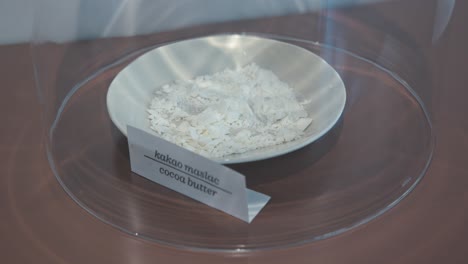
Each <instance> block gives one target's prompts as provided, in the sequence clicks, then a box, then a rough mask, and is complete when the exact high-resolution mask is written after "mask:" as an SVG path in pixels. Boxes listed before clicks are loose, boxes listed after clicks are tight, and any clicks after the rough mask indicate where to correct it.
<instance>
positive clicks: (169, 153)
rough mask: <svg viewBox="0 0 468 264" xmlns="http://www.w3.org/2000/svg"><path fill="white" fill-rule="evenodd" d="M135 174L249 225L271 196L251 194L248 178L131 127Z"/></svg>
mask: <svg viewBox="0 0 468 264" xmlns="http://www.w3.org/2000/svg"><path fill="white" fill-rule="evenodd" d="M127 135H128V147H129V151H130V164H131V168H132V171H133V172H135V173H137V174H139V175H141V176H143V177H145V178H147V179H149V180H151V181H153V182H156V183H158V184H161V185H163V186H165V187H167V188H169V189H172V190H174V191H177V192H179V193H181V194H184V195H186V196H188V197H190V198H192V199H195V200H197V201H199V202H202V203H204V204H206V205H208V206H211V207H213V208H216V209H218V210H221V211H223V212H225V213H228V214H230V215H232V216H235V217H237V218H239V219H241V220H243V221H245V222H248V223H250V222H251V221H252V220H253V219H254V217H255V216H256V215H257V214H258V213H259V212H260V210H261V209H262V208H263V207H264V206H265V205H266V204H267V202H268V200H269V199H270V197H269V196H267V195H264V194H261V193H258V192H255V191H252V190H249V189H247V188H246V185H245V176H244V175H242V174H240V173H238V172H236V171H234V170H231V169H229V168H227V167H225V166H223V165H221V164H218V163H216V162H214V161H211V160H209V159H207V158H205V157H202V156H200V155H198V154H195V153H193V152H191V151H189V150H186V149H184V148H181V147H179V146H177V145H175V144H173V143H170V142H168V141H166V140H163V139H161V138H159V137H157V136H154V135H152V134H149V133H147V132H145V131H142V130H140V129H137V128H135V127H132V126H127Z"/></svg>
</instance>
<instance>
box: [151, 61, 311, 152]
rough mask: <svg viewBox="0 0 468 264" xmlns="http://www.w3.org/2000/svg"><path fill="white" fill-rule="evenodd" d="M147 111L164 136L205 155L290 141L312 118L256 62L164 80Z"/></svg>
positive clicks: (296, 136)
mask: <svg viewBox="0 0 468 264" xmlns="http://www.w3.org/2000/svg"><path fill="white" fill-rule="evenodd" d="M148 114H149V120H150V124H151V129H153V130H154V131H156V133H157V134H158V135H160V136H161V137H162V138H164V139H166V140H168V141H170V142H172V143H175V144H177V145H179V146H181V147H184V148H186V149H189V150H191V151H194V152H196V153H198V154H200V155H203V156H206V157H223V156H227V155H230V154H237V153H244V152H247V151H251V150H255V149H259V148H263V147H267V146H272V145H277V144H281V143H284V142H288V141H292V140H294V139H297V138H299V137H301V136H302V135H303V131H304V129H305V128H307V126H309V124H310V123H311V121H312V120H311V119H310V118H309V117H308V115H307V112H306V111H305V110H304V107H303V105H302V104H301V103H299V102H298V100H297V99H296V97H295V95H294V93H293V90H292V89H291V88H290V87H289V86H288V85H287V84H286V83H283V82H281V81H280V80H279V79H278V77H276V76H275V75H274V74H273V73H272V72H271V71H267V70H264V69H261V68H259V67H258V66H257V65H256V64H249V65H247V66H245V67H243V68H241V69H237V70H230V69H226V70H224V71H222V72H219V73H215V74H213V75H205V76H199V77H196V78H195V79H192V80H178V81H175V82H173V83H170V84H166V85H163V86H162V87H160V88H158V89H157V90H156V92H155V97H154V99H153V100H152V102H151V104H150V107H149V108H148Z"/></svg>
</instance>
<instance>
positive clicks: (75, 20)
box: [0, 0, 385, 44]
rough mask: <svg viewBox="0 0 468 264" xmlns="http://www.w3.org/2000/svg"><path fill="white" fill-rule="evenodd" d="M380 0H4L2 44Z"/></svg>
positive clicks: (121, 32)
mask: <svg viewBox="0 0 468 264" xmlns="http://www.w3.org/2000/svg"><path fill="white" fill-rule="evenodd" d="M377 1H385V0H177V1H176V0H0V44H7V43H17V42H27V41H30V40H31V39H32V37H33V35H35V38H37V39H39V40H42V41H44V40H47V41H55V42H63V41H69V40H75V39H87V38H99V37H110V36H128V35H138V34H145V33H149V32H157V31H164V30H169V29H173V28H179V27H184V26H187V25H190V24H203V23H207V22H216V21H229V20H237V19H244V18H253V17H261V16H272V15H281V14H288V13H303V12H307V11H310V10H314V9H317V8H321V7H325V6H338V5H349V4H363V3H369V2H377ZM34 8H36V11H34ZM34 13H36V14H38V15H36V17H35V18H34V16H33V14H34Z"/></svg>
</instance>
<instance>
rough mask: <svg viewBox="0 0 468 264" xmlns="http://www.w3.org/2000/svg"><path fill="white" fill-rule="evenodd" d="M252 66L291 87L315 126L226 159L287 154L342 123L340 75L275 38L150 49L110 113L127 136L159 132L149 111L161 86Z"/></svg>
mask: <svg viewBox="0 0 468 264" xmlns="http://www.w3.org/2000/svg"><path fill="white" fill-rule="evenodd" d="M251 62H254V63H256V64H257V65H258V66H259V67H261V68H264V69H267V70H271V71H272V72H273V73H275V74H276V75H277V76H278V77H279V79H280V80H281V81H283V82H286V83H288V84H289V86H291V87H292V88H293V89H294V91H295V93H296V96H297V98H298V99H299V100H300V101H302V100H310V103H309V104H307V105H305V109H306V111H307V112H308V113H309V116H310V117H312V118H313V121H312V124H311V125H310V126H309V127H308V128H307V129H306V131H305V134H304V137H302V138H300V139H297V140H295V141H291V142H288V143H284V144H281V145H276V146H272V147H267V148H262V149H258V150H255V151H250V152H246V153H242V154H236V155H231V156H227V157H224V158H222V159H219V158H213V157H207V158H210V159H212V160H215V161H217V162H220V163H225V164H226V163H240V162H248V161H255V160H261V159H266V158H271V157H275V156H278V155H282V154H286V153H289V152H291V151H294V150H297V149H299V148H302V147H304V146H306V145H308V144H310V143H312V142H313V141H315V140H317V139H318V138H320V137H321V136H323V135H324V134H325V133H326V132H327V131H329V130H330V129H331V128H332V127H333V126H334V124H335V123H336V122H337V121H338V120H339V118H340V116H341V114H342V112H343V109H344V106H345V102H346V90H345V87H344V84H343V81H342V80H341V78H340V76H339V75H338V73H337V72H336V71H335V70H334V69H333V68H332V67H331V66H330V65H329V64H328V63H326V62H325V61H324V60H323V59H322V58H320V57H319V56H317V55H315V54H314V53H312V52H310V51H308V50H306V49H304V48H301V47H298V46H295V45H292V44H288V43H284V42H281V41H277V40H272V39H268V38H263V37H256V36H250V35H216V36H209V37H202V38H195V39H189V40H184V41H180V42H175V43H171V44H168V45H165V46H161V47H158V48H155V49H154V50H151V51H149V52H147V53H145V54H143V55H142V56H140V57H139V58H137V59H136V60H135V61H133V62H132V63H131V64H129V65H128V66H127V67H125V68H124V69H123V70H122V71H121V72H120V73H119V74H118V75H117V76H116V77H115V79H114V80H113V81H112V83H111V85H110V87H109V90H108V92H107V109H108V111H109V115H110V117H111V119H112V121H113V122H114V124H115V125H116V126H117V128H118V129H119V130H120V131H121V132H122V133H123V134H125V135H127V125H131V126H134V127H137V128H139V129H142V130H144V131H146V132H149V133H152V134H155V132H153V131H152V130H151V129H150V126H149V120H148V114H147V112H146V109H147V108H148V106H149V104H150V102H151V99H152V98H153V96H154V91H155V89H156V88H157V87H159V86H161V85H163V84H166V83H169V82H171V81H173V80H177V79H192V78H194V77H196V76H199V75H205V74H213V73H215V72H219V71H222V70H224V69H226V68H236V67H238V66H244V65H246V64H249V63H251Z"/></svg>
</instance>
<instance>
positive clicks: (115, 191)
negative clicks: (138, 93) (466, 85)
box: [48, 40, 433, 252]
mask: <svg viewBox="0 0 468 264" xmlns="http://www.w3.org/2000/svg"><path fill="white" fill-rule="evenodd" d="M291 42H292V43H293V44H296V45H300V46H302V47H304V48H307V49H309V50H311V51H313V52H315V53H316V54H318V55H320V56H322V57H323V58H325V59H326V60H327V61H328V63H330V65H331V66H332V67H334V68H335V69H336V70H337V71H338V73H339V74H340V76H341V77H342V79H343V81H344V83H345V86H346V89H347V91H346V92H347V103H346V106H345V110H344V113H343V115H342V117H341V119H340V121H339V122H338V123H337V124H336V125H335V127H334V128H333V129H332V130H331V131H330V132H329V133H327V134H326V135H325V136H323V137H322V138H320V139H319V140H318V141H316V142H314V143H313V144H311V145H309V146H307V147H305V148H303V149H300V150H298V151H295V152H292V153H290V154H287V155H284V156H280V157H277V158H272V159H268V160H263V161H258V162H250V163H242V164H235V165H230V166H229V167H231V168H232V169H234V170H237V171H239V172H240V173H242V174H244V175H245V176H246V178H247V185H248V188H250V189H253V190H255V191H258V192H261V193H264V194H267V195H269V196H271V197H272V198H271V200H270V202H269V203H268V204H267V206H266V207H265V208H264V209H263V210H262V211H261V212H260V214H259V215H258V216H257V217H256V219H255V220H254V221H253V222H252V223H251V224H247V223H244V222H242V221H240V220H238V219H236V218H233V217H231V216H229V215H226V214H224V213H222V212H220V211H217V210H215V209H212V208H210V207H208V206H206V205H204V204H201V203H199V202H196V201H194V200H191V199H189V198H187V197H184V196H183V195H181V194H179V193H176V192H174V191H171V190H169V189H166V188H164V187H162V186H160V185H158V184H156V183H153V182H151V181H149V180H147V179H145V178H143V177H141V176H138V175H136V174H134V173H132V172H131V171H130V163H129V154H128V146H127V140H126V137H125V136H124V135H123V134H122V133H121V132H120V131H119V130H118V129H117V128H116V127H115V126H114V125H113V123H112V122H111V120H110V118H109V116H108V113H107V108H106V92H107V89H108V87H109V84H110V82H111V81H112V79H113V78H114V77H115V75H116V74H117V73H118V71H119V70H121V69H122V68H123V67H124V66H125V65H127V63H128V62H129V60H130V59H129V60H126V61H125V60H124V61H122V62H121V63H120V64H119V65H117V66H116V67H113V68H110V69H107V70H104V71H102V72H100V74H98V75H96V76H94V78H91V79H89V80H88V81H87V82H86V83H84V84H83V85H82V86H81V87H80V88H79V89H77V90H76V91H75V92H74V94H71V97H69V100H68V101H67V102H66V105H65V107H64V108H63V111H61V112H60V113H59V115H58V116H57V119H56V122H55V123H54V126H52V128H51V131H50V141H49V146H48V147H49V148H48V151H49V160H50V162H51V165H52V167H53V168H54V171H55V173H56V176H57V178H58V180H59V181H60V183H61V184H62V185H63V187H64V188H65V190H66V191H67V192H68V194H69V195H70V196H71V197H72V198H73V199H74V200H75V201H76V202H77V203H79V204H80V205H81V206H82V207H83V208H85V209H86V210H87V211H88V212H90V213H91V214H93V215H94V216H96V217H98V218H99V219H101V220H102V221H105V222H106V223H109V224H111V225H113V226H114V227H117V228H119V229H121V230H123V231H125V232H127V233H129V234H132V235H136V236H138V237H142V238H145V239H149V240H152V241H156V242H158V243H163V244H167V245H171V246H176V247H181V248H186V249H194V250H215V251H216V250H220V251H235V252H238V251H243V250H245V251H250V250H261V249H271V248H282V247H288V246H294V245H299V244H303V243H307V242H311V241H315V240H319V239H323V238H327V237H330V236H333V235H336V234H339V233H342V232H344V231H346V230H349V229H351V228H353V227H355V226H358V225H360V224H363V223H366V222H368V221H370V220H371V219H373V218H375V217H377V216H379V215H381V214H382V213H384V212H385V211H387V210H388V209H389V208H391V207H393V206H394V205H395V204H397V203H398V202H399V201H400V200H401V199H402V198H403V197H405V196H406V195H407V194H408V193H409V192H410V191H411V190H412V189H413V188H414V187H415V185H416V184H417V182H418V181H419V180H420V179H421V177H422V176H423V175H424V173H425V170H426V169H427V166H428V164H429V162H430V159H431V156H432V151H433V136H432V131H431V124H430V121H429V119H428V116H427V113H426V111H425V109H424V107H423V106H422V105H421V103H420V101H419V99H418V98H417V97H416V96H415V94H414V92H413V91H412V90H411V89H410V88H409V87H408V86H407V85H406V84H405V82H403V81H401V80H399V79H397V78H396V77H395V75H394V74H392V73H391V72H388V71H386V70H384V69H383V68H382V67H380V66H378V65H376V64H373V63H371V62H369V61H367V60H364V59H361V58H359V57H358V56H354V55H352V54H351V53H348V52H345V51H343V50H339V49H334V48H332V47H326V46H322V45H319V44H317V43H312V42H300V41H296V40H295V41H291ZM311 74H313V73H311ZM122 107H125V106H122Z"/></svg>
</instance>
